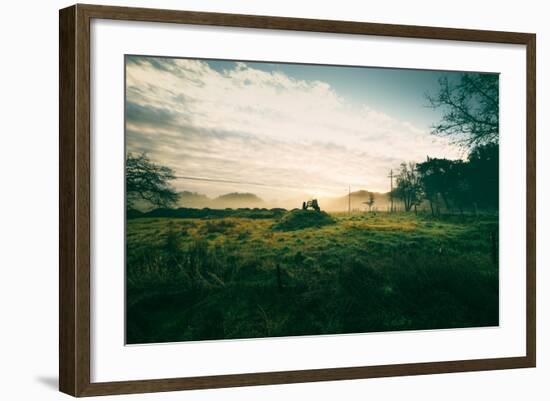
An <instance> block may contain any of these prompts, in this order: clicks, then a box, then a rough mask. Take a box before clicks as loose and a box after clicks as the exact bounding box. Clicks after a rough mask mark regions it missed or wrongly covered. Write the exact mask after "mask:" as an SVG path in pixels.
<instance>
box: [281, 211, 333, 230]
mask: <svg viewBox="0 0 550 401" xmlns="http://www.w3.org/2000/svg"><path fill="white" fill-rule="evenodd" d="M334 223H335V221H334V219H333V218H332V217H330V216H329V215H328V214H327V213H326V212H316V211H313V210H299V209H298V210H293V211H291V212H288V213H286V214H285V215H284V216H283V217H282V218H281V220H280V221H279V222H278V223H277V224H275V225H274V226H273V230H275V231H294V230H302V229H304V228H310V227H322V226H326V225H328V224H334Z"/></svg>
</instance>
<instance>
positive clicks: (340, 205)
mask: <svg viewBox="0 0 550 401" xmlns="http://www.w3.org/2000/svg"><path fill="white" fill-rule="evenodd" d="M372 194H373V195H374V204H373V205H372V208H373V210H386V209H387V207H388V204H389V195H388V193H381V192H373V193H372ZM349 198H350V199H349V201H350V204H351V209H352V210H368V206H367V205H366V204H365V203H364V202H367V201H368V200H369V191H365V190H360V191H355V192H352V193H351V194H350V197H349ZM319 206H320V207H321V210H328V211H345V210H348V195H344V196H341V197H338V198H321V199H319Z"/></svg>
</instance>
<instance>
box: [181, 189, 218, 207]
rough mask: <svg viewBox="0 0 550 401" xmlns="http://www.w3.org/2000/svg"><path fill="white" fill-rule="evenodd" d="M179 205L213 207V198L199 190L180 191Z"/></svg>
mask: <svg viewBox="0 0 550 401" xmlns="http://www.w3.org/2000/svg"><path fill="white" fill-rule="evenodd" d="M178 195H179V199H178V206H180V207H190V208H194V209H202V208H204V207H212V199H210V198H209V197H208V196H206V195H203V194H199V193H197V192H189V191H183V192H180V193H178Z"/></svg>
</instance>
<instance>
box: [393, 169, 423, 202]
mask: <svg viewBox="0 0 550 401" xmlns="http://www.w3.org/2000/svg"><path fill="white" fill-rule="evenodd" d="M396 182H397V186H396V188H395V189H394V190H393V195H394V196H395V197H396V198H399V199H401V200H402V201H403V206H404V207H405V211H406V212H409V211H410V210H411V209H412V208H413V207H415V210H416V206H417V205H419V204H420V202H421V201H422V196H423V194H422V184H421V181H420V174H419V173H418V170H417V169H416V163H413V162H410V163H401V167H400V170H399V173H398V174H397V176H396Z"/></svg>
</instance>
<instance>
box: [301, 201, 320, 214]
mask: <svg viewBox="0 0 550 401" xmlns="http://www.w3.org/2000/svg"><path fill="white" fill-rule="evenodd" d="M309 208H312V209H313V210H315V211H316V212H320V211H321V208H320V207H319V202H317V199H311V200H308V201H307V202H303V203H302V209H303V210H308V209H309Z"/></svg>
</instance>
